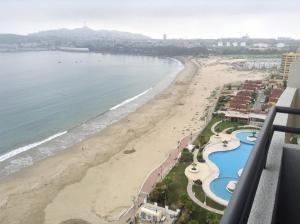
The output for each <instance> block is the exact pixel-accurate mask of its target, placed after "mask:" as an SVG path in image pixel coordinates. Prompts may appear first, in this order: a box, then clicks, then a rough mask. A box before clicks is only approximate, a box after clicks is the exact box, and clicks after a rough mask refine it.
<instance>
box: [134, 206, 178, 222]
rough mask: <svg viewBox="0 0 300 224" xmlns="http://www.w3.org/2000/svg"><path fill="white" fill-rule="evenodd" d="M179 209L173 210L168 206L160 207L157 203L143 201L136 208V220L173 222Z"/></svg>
mask: <svg viewBox="0 0 300 224" xmlns="http://www.w3.org/2000/svg"><path fill="white" fill-rule="evenodd" d="M179 213H180V210H179V209H177V210H176V211H173V210H171V209H169V207H168V206H166V207H160V206H158V205H157V203H154V204H151V203H147V202H145V203H144V204H143V205H142V206H141V207H140V208H139V210H138V213H137V216H138V222H139V223H141V224H148V223H149V224H150V223H160V224H172V223H175V221H176V220H177V218H178V216H179Z"/></svg>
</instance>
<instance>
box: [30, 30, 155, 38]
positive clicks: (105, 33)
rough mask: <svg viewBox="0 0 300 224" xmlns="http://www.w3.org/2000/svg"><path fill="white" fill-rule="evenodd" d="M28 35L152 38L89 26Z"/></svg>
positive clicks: (44, 36) (45, 36)
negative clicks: (94, 28) (95, 28)
mask: <svg viewBox="0 0 300 224" xmlns="http://www.w3.org/2000/svg"><path fill="white" fill-rule="evenodd" d="M28 36H32V37H43V38H59V39H69V40H74V41H88V40H139V39H140V40H145V39H150V38H149V37H147V36H144V35H141V34H135V33H129V32H121V31H113V30H93V29H90V28H89V27H81V28H76V29H56V30H46V31H41V32H38V33H31V34H29V35H28Z"/></svg>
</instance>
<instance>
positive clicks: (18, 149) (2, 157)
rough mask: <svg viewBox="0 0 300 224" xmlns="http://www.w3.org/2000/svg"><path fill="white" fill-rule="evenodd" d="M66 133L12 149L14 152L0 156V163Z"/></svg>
mask: <svg viewBox="0 0 300 224" xmlns="http://www.w3.org/2000/svg"><path fill="white" fill-rule="evenodd" d="M66 133H67V131H63V132H59V133H57V134H55V135H52V136H50V137H48V138H46V139H44V140H42V141H39V142H35V143H32V144H29V145H25V146H22V147H20V148H17V149H14V150H12V151H10V152H8V153H6V154H4V155H2V156H0V162H3V161H4V160H7V159H9V158H11V157H13V156H16V155H18V154H20V153H22V152H25V151H28V150H29V149H32V148H35V147H37V146H39V145H42V144H44V143H46V142H49V141H51V140H53V139H55V138H58V137H59V136H62V135H64V134H66Z"/></svg>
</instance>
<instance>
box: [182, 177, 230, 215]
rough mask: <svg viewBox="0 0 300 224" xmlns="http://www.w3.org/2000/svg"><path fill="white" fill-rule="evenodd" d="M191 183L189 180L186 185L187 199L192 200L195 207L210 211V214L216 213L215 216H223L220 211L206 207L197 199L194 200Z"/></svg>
mask: <svg viewBox="0 0 300 224" xmlns="http://www.w3.org/2000/svg"><path fill="white" fill-rule="evenodd" d="M193 184H194V183H193V181H191V180H189V183H188V185H187V188H186V190H187V193H188V195H189V197H190V198H191V199H192V201H193V202H195V203H196V204H197V205H199V206H200V207H202V208H204V209H206V210H208V211H210V212H213V213H216V214H219V215H223V214H224V211H221V210H218V209H215V208H212V207H210V206H208V205H206V204H205V203H203V202H201V201H200V200H199V199H198V198H196V196H195V194H194V192H193Z"/></svg>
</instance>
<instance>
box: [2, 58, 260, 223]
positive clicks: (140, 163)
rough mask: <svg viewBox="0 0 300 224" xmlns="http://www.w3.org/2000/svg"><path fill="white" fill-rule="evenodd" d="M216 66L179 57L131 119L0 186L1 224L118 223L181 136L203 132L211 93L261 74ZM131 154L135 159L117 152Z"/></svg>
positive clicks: (14, 176)
mask: <svg viewBox="0 0 300 224" xmlns="http://www.w3.org/2000/svg"><path fill="white" fill-rule="evenodd" d="M230 60H231V59H230ZM219 61H220V58H217V57H213V58H208V59H195V58H186V59H185V62H186V64H185V68H184V70H183V71H181V72H180V73H179V74H178V75H177V77H176V79H175V80H174V81H173V82H172V83H171V85H170V86H169V87H168V88H167V89H165V90H164V91H163V92H162V93H160V94H158V95H157V96H155V97H154V98H153V99H151V100H150V101H149V102H147V103H146V104H144V105H143V106H141V107H139V108H138V109H137V110H136V111H135V112H133V113H130V114H128V115H127V116H126V117H124V118H122V119H121V120H120V121H118V122H116V123H114V124H112V125H111V126H109V127H107V128H105V129H104V130H103V131H101V133H97V134H95V135H93V136H91V137H89V138H88V139H86V140H84V141H82V142H80V143H78V144H76V145H74V146H73V147H71V148H70V149H68V150H64V151H62V152H60V153H58V154H57V155H55V156H52V157H49V158H47V159H45V160H42V161H39V162H37V163H36V164H35V165H34V166H32V167H29V168H26V169H23V170H21V171H20V172H17V173H15V174H13V175H11V176H9V177H7V178H5V180H4V179H3V180H0V197H1V198H2V199H3V200H2V201H1V204H0V207H1V210H2V212H1V213H0V219H1V220H3V221H4V222H5V223H18V222H19V221H20V220H22V222H23V223H26V224H27V223H28V224H29V223H30V224H32V223H44V224H54V223H55V224H60V223H62V222H63V221H66V220H70V219H72V218H78V219H82V220H86V221H88V222H90V223H93V224H94V223H103V224H105V223H115V222H116V223H119V222H117V221H115V220H116V218H118V217H119V215H120V214H121V213H122V211H124V209H127V208H129V207H130V206H131V205H132V201H131V200H132V196H133V195H136V193H137V192H138V190H139V187H140V186H141V183H143V181H144V179H145V177H146V176H147V173H149V172H150V171H151V170H152V169H153V168H154V167H156V166H157V165H158V164H159V163H160V162H161V160H162V158H163V157H164V156H166V155H168V153H169V152H170V150H171V149H173V148H174V147H176V146H177V141H178V140H179V139H180V138H181V137H183V136H185V135H186V134H189V133H190V131H193V130H194V129H195V130H199V127H202V126H204V125H205V122H204V121H203V120H201V117H202V116H203V115H205V109H206V107H207V106H209V105H210V103H211V101H212V100H211V99H209V96H210V95H211V92H212V91H213V90H214V89H215V88H217V87H219V86H222V85H223V84H225V83H227V82H228V80H230V81H233V80H246V79H248V78H249V77H253V76H254V75H257V77H258V78H261V77H262V76H263V75H264V73H257V74H253V73H249V72H237V71H234V70H230V71H229V72H228V69H229V67H230V66H229V65H227V64H218V63H217V62H219ZM202 65H204V66H202ZM220 73H222V76H220ZM208 77H209V78H208ZM195 119H196V120H195ZM132 149H135V152H134V153H131V154H125V153H123V152H124V151H126V150H132ZM103 202H105V203H103ZM25 205H26V206H25Z"/></svg>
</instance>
